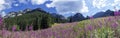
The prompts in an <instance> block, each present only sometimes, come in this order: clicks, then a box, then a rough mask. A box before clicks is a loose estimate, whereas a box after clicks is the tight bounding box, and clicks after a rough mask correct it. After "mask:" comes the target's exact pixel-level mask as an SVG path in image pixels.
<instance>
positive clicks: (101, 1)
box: [93, 0, 107, 9]
mask: <svg viewBox="0 0 120 38" xmlns="http://www.w3.org/2000/svg"><path fill="white" fill-rule="evenodd" d="M106 1H107V0H93V6H94V7H96V8H98V9H100V8H103V7H105V6H107V3H106Z"/></svg>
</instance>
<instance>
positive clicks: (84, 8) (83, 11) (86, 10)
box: [80, 0, 89, 13]
mask: <svg viewBox="0 0 120 38" xmlns="http://www.w3.org/2000/svg"><path fill="white" fill-rule="evenodd" d="M82 4H83V6H82V9H81V10H80V12H81V13H86V12H89V9H88V7H87V6H86V3H85V0H83V1H82Z"/></svg>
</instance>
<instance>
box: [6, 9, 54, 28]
mask: <svg viewBox="0 0 120 38" xmlns="http://www.w3.org/2000/svg"><path fill="white" fill-rule="evenodd" d="M53 20H54V18H53V17H52V16H51V15H50V14H49V13H46V12H45V13H44V12H41V11H39V10H34V11H31V13H27V14H23V15H22V16H16V17H13V18H6V19H5V24H6V27H7V29H8V30H9V29H11V27H12V26H13V25H17V26H18V27H19V28H20V29H21V30H25V29H26V26H30V25H32V26H33V29H34V30H38V29H45V28H48V27H50V26H51V25H52V24H53V23H54V21H53Z"/></svg>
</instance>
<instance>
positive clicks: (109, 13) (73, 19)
mask: <svg viewBox="0 0 120 38" xmlns="http://www.w3.org/2000/svg"><path fill="white" fill-rule="evenodd" d="M35 10H36V11H41V12H42V13H46V11H44V10H42V9H41V8H37V9H33V10H31V9H25V10H23V11H19V12H10V13H9V14H7V15H6V16H5V18H9V17H15V16H21V15H24V14H28V13H33V12H34V11H35ZM119 11H120V10H119ZM50 15H51V16H53V17H54V18H56V19H55V22H58V23H61V22H62V23H64V22H76V21H82V20H85V19H89V18H90V17H89V16H87V17H84V16H83V15H82V14H81V13H76V14H75V15H73V16H69V17H67V18H65V17H64V16H62V15H60V14H57V13H50ZM107 16H114V11H111V10H107V11H105V12H103V11H101V12H98V13H96V14H95V15H93V18H99V17H107Z"/></svg>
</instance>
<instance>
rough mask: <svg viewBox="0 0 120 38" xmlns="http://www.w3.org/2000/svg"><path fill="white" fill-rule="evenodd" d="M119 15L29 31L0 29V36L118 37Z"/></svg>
mask: <svg viewBox="0 0 120 38" xmlns="http://www.w3.org/2000/svg"><path fill="white" fill-rule="evenodd" d="M119 27H120V16H109V17H102V18H96V19H94V18H91V19H88V20H84V21H80V22H72V23H61V24H55V25H53V26H52V27H51V28H47V29H42V30H36V31H34V30H32V28H28V29H31V30H30V31H27V30H26V31H14V30H15V29H16V27H15V26H14V27H13V28H12V31H7V30H6V29H5V28H3V29H2V30H1V31H0V38H120V28H119Z"/></svg>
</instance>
